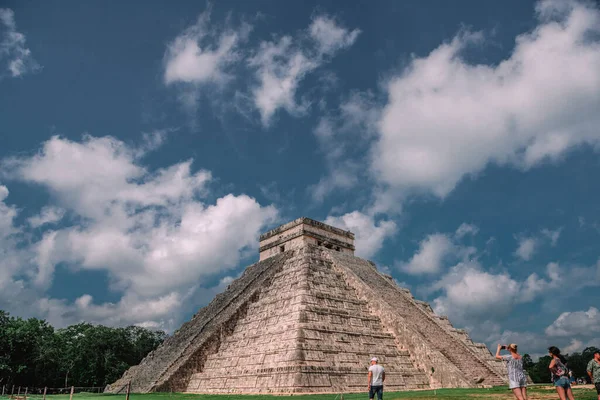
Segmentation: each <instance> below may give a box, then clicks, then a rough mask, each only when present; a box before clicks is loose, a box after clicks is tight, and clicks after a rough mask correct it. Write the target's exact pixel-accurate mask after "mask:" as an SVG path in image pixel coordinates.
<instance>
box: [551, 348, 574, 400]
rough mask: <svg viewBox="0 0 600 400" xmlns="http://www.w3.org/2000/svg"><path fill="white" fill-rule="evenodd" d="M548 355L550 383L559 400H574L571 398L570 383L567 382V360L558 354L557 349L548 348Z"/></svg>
mask: <svg viewBox="0 0 600 400" xmlns="http://www.w3.org/2000/svg"><path fill="white" fill-rule="evenodd" d="M548 353H550V356H551V357H552V361H550V366H549V367H548V368H550V372H552V382H554V387H555V388H556V392H557V393H558V397H559V398H560V400H566V399H567V397H568V398H569V400H575V397H573V389H571V382H569V370H568V369H567V366H566V364H567V360H566V358H565V357H564V356H563V355H561V354H560V350H559V349H558V347H555V346H551V347H549V348H548Z"/></svg>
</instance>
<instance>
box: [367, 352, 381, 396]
mask: <svg viewBox="0 0 600 400" xmlns="http://www.w3.org/2000/svg"><path fill="white" fill-rule="evenodd" d="M378 362H379V359H377V357H373V358H371V366H370V367H369V400H373V398H374V397H375V393H377V400H381V399H383V382H384V381H385V371H384V369H383V367H382V366H381V365H379V364H377V363H378Z"/></svg>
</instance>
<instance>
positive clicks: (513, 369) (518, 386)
mask: <svg viewBox="0 0 600 400" xmlns="http://www.w3.org/2000/svg"><path fill="white" fill-rule="evenodd" d="M500 350H508V351H509V353H510V354H507V355H504V356H501V355H500ZM496 358H497V359H498V360H502V361H504V362H505V363H506V369H507V370H508V387H509V389H510V390H512V392H513V394H514V395H515V398H516V399H517V400H527V376H526V375H525V371H523V357H522V356H521V355H520V354H519V353H517V345H516V344H514V343H512V344H509V345H508V346H506V345H501V344H499V345H498V350H496Z"/></svg>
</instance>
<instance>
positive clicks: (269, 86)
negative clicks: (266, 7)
mask: <svg viewBox="0 0 600 400" xmlns="http://www.w3.org/2000/svg"><path fill="white" fill-rule="evenodd" d="M303 35H306V33H305V32H302V33H301V34H299V35H298V37H295V38H294V37H292V36H283V37H280V38H279V39H275V40H273V41H263V42H262V43H261V44H260V47H259V48H258V50H256V51H255V52H254V54H253V55H252V57H250V58H249V59H248V65H249V66H250V67H251V68H253V69H255V71H256V79H257V81H258V84H257V85H256V86H255V87H254V88H253V89H252V98H253V102H254V105H255V107H256V108H257V109H258V111H259V112H260V116H261V121H262V123H263V125H265V126H267V125H269V123H270V121H271V118H272V117H273V115H274V114H275V112H276V111H277V110H278V109H280V108H282V109H285V110H286V111H287V112H288V113H290V114H295V115H297V114H301V113H303V112H304V111H305V110H306V108H307V106H308V105H307V104H306V103H304V102H301V103H298V101H297V99H296V92H297V90H298V87H299V85H300V82H301V81H302V80H303V79H304V77H305V76H306V75H307V74H309V73H310V72H312V71H313V70H315V69H316V68H318V67H319V66H321V65H322V64H323V63H324V62H326V61H327V60H326V58H325V56H333V55H334V54H335V53H336V52H337V51H339V50H341V49H343V48H346V47H349V46H350V45H352V44H353V43H354V41H355V40H356V37H357V36H358V31H357V30H354V31H349V30H348V29H346V28H344V27H341V26H339V25H338V24H337V22H336V21H335V20H333V19H331V18H329V17H326V16H319V17H317V18H315V19H314V20H313V21H312V23H311V25H310V26H309V27H308V35H309V36H310V37H312V39H313V40H312V42H309V43H306V42H305V41H302V36H303ZM327 35H330V36H327Z"/></svg>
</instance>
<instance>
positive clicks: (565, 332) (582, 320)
mask: <svg viewBox="0 0 600 400" xmlns="http://www.w3.org/2000/svg"><path fill="white" fill-rule="evenodd" d="M599 334H600V311H598V309H597V308H596V307H590V308H589V309H588V310H587V311H573V312H569V311H568V312H564V313H562V314H560V315H559V316H558V318H556V320H555V321H554V322H553V323H552V324H551V325H550V326H548V327H547V328H546V335H548V336H555V337H561V336H574V335H584V336H586V337H597V336H598V335H599Z"/></svg>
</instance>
